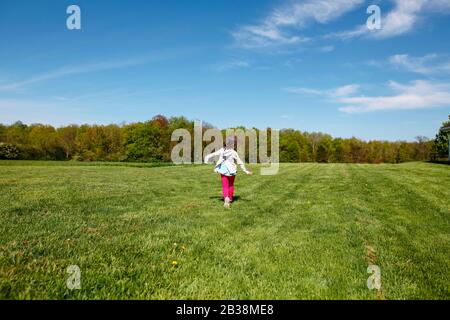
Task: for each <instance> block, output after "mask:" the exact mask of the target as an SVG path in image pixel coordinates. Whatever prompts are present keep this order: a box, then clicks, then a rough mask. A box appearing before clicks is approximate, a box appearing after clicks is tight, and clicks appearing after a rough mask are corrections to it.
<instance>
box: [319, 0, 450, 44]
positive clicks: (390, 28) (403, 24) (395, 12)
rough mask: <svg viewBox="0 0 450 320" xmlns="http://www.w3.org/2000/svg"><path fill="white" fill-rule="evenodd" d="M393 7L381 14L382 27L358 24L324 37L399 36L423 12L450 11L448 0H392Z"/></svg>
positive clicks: (423, 17) (406, 31)
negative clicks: (369, 27) (372, 28)
mask: <svg viewBox="0 0 450 320" xmlns="http://www.w3.org/2000/svg"><path fill="white" fill-rule="evenodd" d="M393 1H394V3H395V5H394V8H393V9H392V10H391V11H390V12H388V13H387V14H385V15H383V17H382V20H381V21H382V28H381V29H380V30H369V29H368V28H367V27H366V25H360V26H357V27H356V28H354V29H353V30H346V31H340V32H336V33H332V34H329V35H326V36H325V38H337V39H341V40H348V39H353V38H357V37H362V36H364V37H368V38H374V39H387V38H393V37H396V36H400V35H403V34H406V33H409V32H411V31H412V30H414V28H415V27H417V26H418V24H419V23H420V21H421V20H422V19H425V18H426V17H425V14H428V13H441V14H442V13H443V14H446V13H450V1H448V0H393Z"/></svg>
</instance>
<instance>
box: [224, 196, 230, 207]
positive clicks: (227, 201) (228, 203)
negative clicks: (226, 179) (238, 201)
mask: <svg viewBox="0 0 450 320" xmlns="http://www.w3.org/2000/svg"><path fill="white" fill-rule="evenodd" d="M230 202H231V200H230V198H228V197H226V198H225V203H224V204H223V207H224V208H227V209H228V208H230Z"/></svg>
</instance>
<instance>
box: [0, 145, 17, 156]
mask: <svg viewBox="0 0 450 320" xmlns="http://www.w3.org/2000/svg"><path fill="white" fill-rule="evenodd" d="M18 157H19V150H18V149H17V148H16V146H15V145H13V144H11V143H4V142H0V159H9V160H12V159H17V158H18Z"/></svg>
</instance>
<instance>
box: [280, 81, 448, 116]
mask: <svg viewBox="0 0 450 320" xmlns="http://www.w3.org/2000/svg"><path fill="white" fill-rule="evenodd" d="M388 88H389V89H390V90H391V91H392V94H391V95H379V96H365V95H357V93H358V92H359V89H360V86H359V85H357V84H351V85H347V86H342V87H338V88H335V89H331V90H317V89H309V88H288V89H286V91H288V92H293V93H302V94H314V95H321V96H324V97H326V98H329V99H331V101H332V102H334V103H338V104H341V105H343V106H342V107H340V108H339V110H340V111H342V112H345V113H365V112H374V111H393V110H411V109H426V108H434V107H442V106H450V84H449V83H434V82H430V81H425V80H416V81H412V82H410V83H408V84H400V83H398V82H395V81H390V82H389V84H388Z"/></svg>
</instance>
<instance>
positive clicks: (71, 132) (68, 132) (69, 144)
mask: <svg viewBox="0 0 450 320" xmlns="http://www.w3.org/2000/svg"><path fill="white" fill-rule="evenodd" d="M77 131H78V126H77V125H70V126H67V127H63V128H59V129H58V130H57V135H58V138H59V141H60V142H61V146H62V148H63V149H64V152H65V154H66V159H69V158H71V157H72V156H73V155H74V154H75V153H76V150H77V144H76V138H77Z"/></svg>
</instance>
